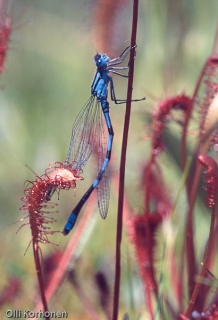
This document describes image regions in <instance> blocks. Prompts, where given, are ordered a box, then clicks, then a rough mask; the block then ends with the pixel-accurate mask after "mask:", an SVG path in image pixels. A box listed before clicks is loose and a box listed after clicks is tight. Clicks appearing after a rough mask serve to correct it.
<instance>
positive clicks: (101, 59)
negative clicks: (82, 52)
mask: <svg viewBox="0 0 218 320" xmlns="http://www.w3.org/2000/svg"><path fill="white" fill-rule="evenodd" d="M109 61H110V58H109V57H108V56H107V55H106V54H100V53H97V54H96V55H95V56H94V62H95V64H96V66H97V67H98V68H100V69H104V68H106V67H107V63H108V62H109Z"/></svg>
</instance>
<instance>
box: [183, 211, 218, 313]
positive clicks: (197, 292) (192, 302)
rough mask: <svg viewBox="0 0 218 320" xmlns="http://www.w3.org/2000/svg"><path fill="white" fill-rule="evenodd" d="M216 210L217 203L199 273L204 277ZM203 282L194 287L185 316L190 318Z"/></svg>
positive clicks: (210, 248) (211, 246)
mask: <svg viewBox="0 0 218 320" xmlns="http://www.w3.org/2000/svg"><path fill="white" fill-rule="evenodd" d="M216 211H217V209H216V205H215V206H213V210H212V215H211V221H210V233H209V238H208V245H207V249H206V252H205V257H204V261H203V266H202V268H201V272H200V274H199V278H203V277H204V275H205V273H206V271H207V268H208V261H209V259H210V254H211V251H212V248H213V238H214V224H215V217H216ZM201 284H202V283H201V281H198V282H197V283H196V285H195V287H194V290H193V293H192V296H191V299H190V302H189V305H188V308H187V310H186V312H185V316H186V317H187V318H188V319H189V317H190V315H191V312H192V310H193V307H194V304H195V301H196V299H197V297H198V294H199V290H200V287H201Z"/></svg>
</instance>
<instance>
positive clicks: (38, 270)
mask: <svg viewBox="0 0 218 320" xmlns="http://www.w3.org/2000/svg"><path fill="white" fill-rule="evenodd" d="M39 250H40V249H39V245H38V243H37V242H35V241H33V252H34V260H35V266H36V273H37V277H38V282H39V288H40V294H41V299H42V304H43V308H44V311H45V312H47V314H49V310H48V305H47V301H46V297H45V288H44V283H43V278H42V269H41V263H40V259H39ZM45 319H46V320H50V317H45Z"/></svg>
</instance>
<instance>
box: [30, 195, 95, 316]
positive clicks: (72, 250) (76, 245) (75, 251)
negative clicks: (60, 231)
mask: <svg viewBox="0 0 218 320" xmlns="http://www.w3.org/2000/svg"><path fill="white" fill-rule="evenodd" d="M94 207H95V199H94V196H91V198H90V200H89V210H87V212H86V214H83V215H82V216H81V218H80V220H79V221H78V223H77V227H76V228H75V230H74V233H73V234H72V237H71V239H70V241H69V243H68V245H67V247H66V249H65V251H64V254H63V256H62V257H61V259H60V261H59V263H58V264H57V266H56V269H55V271H54V273H53V275H52V278H51V281H50V282H49V284H48V286H47V287H46V291H45V296H46V299H47V301H51V300H52V299H53V297H54V296H55V294H56V293H57V291H58V289H59V288H60V286H61V284H62V282H63V280H64V279H65V277H66V276H67V274H68V271H69V269H70V265H73V263H74V261H75V259H76V258H77V257H78V256H79V254H80V251H81V250H82V247H83V246H84V242H85V241H84V234H86V236H87V237H86V239H85V240H87V239H88V236H89V231H90V230H87V228H93V223H92V221H91V218H93V211H94ZM84 307H85V306H84ZM41 308H42V302H41V301H40V302H39V303H38V304H37V305H36V306H35V309H34V311H38V310H40V309H41Z"/></svg>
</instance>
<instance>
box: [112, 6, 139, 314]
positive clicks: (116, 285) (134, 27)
mask: <svg viewBox="0 0 218 320" xmlns="http://www.w3.org/2000/svg"><path fill="white" fill-rule="evenodd" d="M137 21H138V0H134V1H133V20H132V35H131V47H134V46H135V44H136V33H137ZM134 56H135V49H134V48H133V49H132V50H131V51H130V62H129V78H128V88H127V103H126V114H125V120H124V128H123V143H122V150H121V160H120V181H119V197H118V213H117V238H116V262H115V281H114V299H113V317H112V319H113V320H117V317H118V308H119V292H120V274H121V268H120V258H121V242H122V227H123V226H122V221H123V200H124V183H125V165H126V149H127V140H128V132H129V122H130V114H131V99H132V85H133V74H134Z"/></svg>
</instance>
